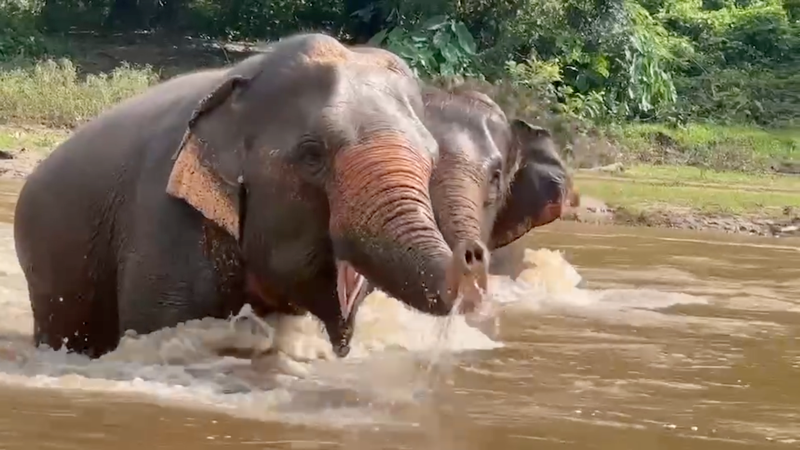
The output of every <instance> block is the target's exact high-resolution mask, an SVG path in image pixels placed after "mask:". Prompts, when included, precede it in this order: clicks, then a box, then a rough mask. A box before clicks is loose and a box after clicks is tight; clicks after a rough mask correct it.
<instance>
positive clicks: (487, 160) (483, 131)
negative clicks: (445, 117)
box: [441, 121, 502, 169]
mask: <svg viewBox="0 0 800 450" xmlns="http://www.w3.org/2000/svg"><path fill="white" fill-rule="evenodd" d="M442 141H443V142H442V147H443V148H442V150H441V151H442V153H443V154H446V155H447V156H458V157H459V158H462V159H467V160H469V161H470V162H471V163H472V164H473V165H475V166H479V167H481V168H485V169H488V168H489V167H490V166H491V165H492V164H494V163H496V161H497V160H499V159H500V158H501V156H502V152H501V151H500V147H499V146H498V145H499V144H500V143H499V142H497V140H496V137H495V136H494V135H493V133H492V132H491V130H490V129H489V127H487V124H486V123H485V122H482V121H481V122H478V123H472V124H469V125H467V126H458V125H455V126H453V127H451V128H450V129H449V130H448V131H446V132H445V133H444V135H443V139H442Z"/></svg>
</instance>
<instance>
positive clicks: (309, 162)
mask: <svg viewBox="0 0 800 450" xmlns="http://www.w3.org/2000/svg"><path fill="white" fill-rule="evenodd" d="M301 148H302V150H301V151H302V156H301V158H302V161H303V164H304V165H305V166H306V167H308V168H309V169H319V168H321V167H322V165H323V164H324V162H325V153H324V148H323V146H322V144H320V143H319V142H316V141H308V142H305V143H303V145H302V146H301Z"/></svg>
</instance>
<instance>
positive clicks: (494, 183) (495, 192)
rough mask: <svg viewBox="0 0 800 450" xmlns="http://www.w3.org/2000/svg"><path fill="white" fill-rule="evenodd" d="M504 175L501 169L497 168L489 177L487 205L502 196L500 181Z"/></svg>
mask: <svg viewBox="0 0 800 450" xmlns="http://www.w3.org/2000/svg"><path fill="white" fill-rule="evenodd" d="M502 177H503V173H502V172H501V171H500V169H495V170H493V171H492V175H491V177H490V178H489V192H488V195H487V197H486V205H487V206H488V205H491V204H493V203H495V202H497V200H498V199H499V198H500V188H501V186H500V181H501V179H502Z"/></svg>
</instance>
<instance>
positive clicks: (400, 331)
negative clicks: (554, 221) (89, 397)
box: [0, 250, 591, 423]
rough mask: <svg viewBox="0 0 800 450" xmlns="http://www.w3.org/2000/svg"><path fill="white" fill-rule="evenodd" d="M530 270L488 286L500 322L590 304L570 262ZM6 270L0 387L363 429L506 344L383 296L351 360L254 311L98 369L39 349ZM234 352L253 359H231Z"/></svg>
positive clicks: (297, 323) (175, 334)
mask: <svg viewBox="0 0 800 450" xmlns="http://www.w3.org/2000/svg"><path fill="white" fill-rule="evenodd" d="M526 264H527V265H528V266H529V267H528V268H526V270H525V271H524V272H523V274H522V275H521V276H520V279H519V280H517V281H516V282H514V281H511V280H510V279H508V278H505V277H492V278H491V279H490V292H491V298H490V302H491V305H493V307H494V308H495V309H496V311H494V312H496V313H498V314H496V315H494V314H492V315H491V317H492V320H497V319H498V316H502V315H503V314H504V310H505V309H506V308H507V307H508V306H510V305H515V304H516V305H526V306H525V307H526V308H527V309H528V310H529V311H531V312H532V313H533V312H534V311H535V309H536V308H535V307H533V305H540V306H541V305H542V304H545V303H547V302H559V301H562V302H563V301H574V299H575V298H579V297H580V296H581V295H583V296H584V297H585V298H584V300H586V301H588V300H590V297H591V296H588V294H585V293H582V292H583V291H581V290H580V289H578V288H577V287H576V285H577V284H578V282H579V281H580V276H579V275H578V274H577V271H575V269H574V268H573V267H572V266H571V265H570V264H569V263H568V262H566V261H565V260H564V258H563V255H562V254H561V253H559V252H551V251H549V250H537V251H530V252H526ZM8 269H9V270H7V271H6V272H5V277H3V278H7V279H6V280H2V281H3V283H0V285H2V286H4V287H5V289H4V290H0V304H3V305H4V306H6V308H7V311H8V314H7V317H10V318H11V320H2V321H0V335H2V334H3V333H6V334H8V337H7V338H5V339H3V338H0V383H5V384H13V385H18V386H26V387H40V388H54V389H61V390H73V391H84V392H104V393H109V394H115V395H119V394H125V395H136V396H137V397H138V398H140V399H149V400H150V401H156V402H167V403H171V404H176V403H177V404H180V405H183V406H188V407H192V408H212V409H215V410H221V411H226V412H229V413H231V414H236V415H244V416H247V417H250V418H256V419H263V420H273V419H275V418H276V415H279V416H280V420H284V421H286V420H291V417H295V418H298V417H302V421H308V420H309V417H308V416H309V415H315V414H316V415H320V417H322V416H324V422H325V423H329V422H332V423H340V422H341V421H342V420H344V418H345V417H348V418H349V419H348V420H356V419H355V418H356V417H358V416H359V414H358V411H359V410H360V409H359V408H366V409H369V411H368V412H365V413H364V414H363V417H362V419H363V420H364V421H365V422H367V423H371V422H372V421H374V420H388V419H387V418H386V417H384V418H383V419H380V415H376V410H375V407H376V405H384V406H386V407H387V408H389V409H392V408H396V407H398V405H403V404H407V405H415V404H418V402H419V401H420V396H421V395H422V396H425V395H426V394H429V393H430V391H429V389H428V387H429V386H431V385H433V384H435V383H432V382H431V377H434V378H437V379H441V378H442V377H448V376H449V375H448V374H449V372H450V371H451V370H453V369H454V368H455V367H456V366H457V365H456V364H455V362H454V360H455V359H457V358H458V355H459V354H460V353H461V352H464V351H491V350H493V349H497V348H500V347H502V346H503V344H502V342H499V341H497V340H496V339H493V338H492V337H490V336H489V335H488V334H491V333H488V334H487V333H486V332H483V331H481V329H479V327H476V326H472V325H474V324H475V323H474V322H475V320H474V319H475V318H474V317H471V318H470V317H465V316H461V315H452V316H448V317H435V316H430V315H426V314H422V313H420V312H418V311H415V310H413V309H411V308H409V307H407V306H406V305H404V304H402V303H400V302H398V301H397V300H395V299H393V298H391V297H389V296H388V295H386V294H385V293H383V292H380V291H376V292H373V293H372V294H370V295H369V296H368V297H367V298H366V299H365V300H364V304H363V306H362V307H361V308H360V310H359V314H358V316H357V319H356V328H355V333H354V336H353V340H352V343H351V352H350V354H349V356H348V357H347V358H345V359H343V360H340V359H337V358H335V357H334V356H333V354H332V352H331V347H330V343H329V341H328V338H327V335H326V333H324V331H323V329H322V325H321V323H320V322H319V321H318V320H317V319H315V318H313V317H311V316H310V315H306V316H300V317H296V316H270V317H267V318H265V319H261V318H258V317H256V316H255V315H254V314H253V312H252V310H251V309H249V308H247V307H246V308H244V309H243V310H242V311H240V312H239V314H237V315H236V316H234V317H231V318H230V319H228V320H218V319H211V318H206V319H202V320H195V321H190V322H187V323H183V324H179V325H178V326H175V327H171V328H166V329H162V330H158V331H156V332H154V333H151V334H148V335H143V336H138V335H135V334H131V335H126V336H124V337H123V338H122V340H121V342H120V345H119V347H118V348H117V349H116V350H115V351H113V352H111V353H109V354H106V355H104V356H103V357H101V358H98V359H95V360H90V359H88V358H85V357H83V356H80V355H74V354H67V353H65V352H64V351H52V350H46V349H35V348H34V347H33V346H32V345H31V343H30V340H31V338H30V335H29V334H27V333H23V332H22V331H21V329H20V323H21V322H20V320H17V319H19V318H20V317H22V316H24V321H22V323H24V324H25V325H27V326H28V327H29V326H30V324H31V319H30V307H29V305H28V300H27V295H26V294H27V293H26V292H25V291H24V279H21V276H22V274H21V272H19V271H18V268H12V267H8ZM5 281H8V282H5ZM559 296H560V298H561V299H560V300H559ZM471 321H472V322H473V323H470V322H471ZM478 322H480V321H478ZM492 323H493V324H494V325H497V323H496V322H492ZM27 329H28V330H29V329H30V328H27ZM231 350H236V351H237V352H234V353H238V354H239V355H248V354H249V355H253V356H255V357H254V358H253V360H252V361H251V360H249V359H243V358H237V357H231V356H222V355H225V354H230V353H231ZM258 355H261V356H258ZM409 382H410V383H409ZM409 384H410V385H411V386H410V387H409ZM348 392H349V393H348ZM331 396H333V397H335V398H337V399H338V400H336V401H334V402H333V403H336V404H338V407H336V408H334V410H335V413H330V414H327V415H326V414H323V413H322V411H329V410H330V408H320V404H324V405H328V404H330V403H331V402H332V399H331ZM346 399H350V400H346ZM352 399H358V401H356V400H352ZM298 405H306V406H307V408H305V409H302V408H300V406H298ZM299 408H300V409H302V410H299ZM343 411H349V412H350V413H351V414H348V413H346V412H343ZM367 417H370V419H369V420H367V419H366V418H367ZM376 417H378V418H376ZM298 420H300V419H298Z"/></svg>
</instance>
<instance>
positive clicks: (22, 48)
mask: <svg viewBox="0 0 800 450" xmlns="http://www.w3.org/2000/svg"><path fill="white" fill-rule="evenodd" d="M37 12H38V11H36V10H35V9H33V8H32V7H31V5H30V4H28V3H27V2H24V1H22V0H0V61H6V60H9V59H13V58H18V57H32V56H40V55H42V54H44V53H45V51H46V49H47V46H46V45H45V39H44V36H43V35H42V33H41V32H40V31H39V30H38V29H37V27H36V21H37Z"/></svg>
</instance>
